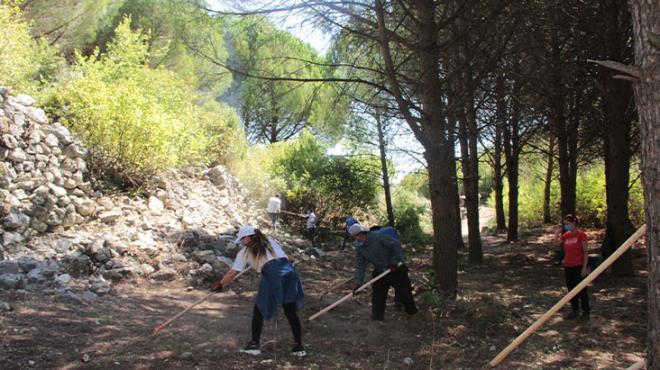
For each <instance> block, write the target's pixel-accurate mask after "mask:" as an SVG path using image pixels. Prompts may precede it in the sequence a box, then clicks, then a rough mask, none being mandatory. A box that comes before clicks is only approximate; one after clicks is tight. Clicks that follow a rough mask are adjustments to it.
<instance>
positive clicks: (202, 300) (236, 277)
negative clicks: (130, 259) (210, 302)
mask: <svg viewBox="0 0 660 370" xmlns="http://www.w3.org/2000/svg"><path fill="white" fill-rule="evenodd" d="M249 269H250V268H249V267H247V268H246V269H244V270H243V271H241V272H239V273H238V275H236V276H234V278H233V279H232V280H231V281H234V280H236V279H238V278H239V276H241V275H243V274H244V273H246V272H247V271H248V270H249ZM215 293H217V292H215V291H213V292H211V293H209V294H207V295H205V296H204V297H202V298H200V299H198V300H197V301H195V303H193V304H191V305H190V306H188V308H186V309H184V310H183V311H181V312H179V313H178V314H176V315H174V316H173V317H172V318H171V319H169V320H167V321H165V322H164V323H162V324H160V325H158V326H156V327H155V328H154V331H153V332H152V333H151V335H158V334H159V333H160V332H161V331H163V329H165V327H166V326H167V325H169V324H171V323H172V321H174V320H176V319H178V318H179V317H181V316H183V314H184V313H186V312H188V311H190V310H191V309H192V308H193V307H195V306H197V305H198V304H200V303H202V302H204V301H205V300H207V299H208V298H209V297H210V296H212V295H214V294H215Z"/></svg>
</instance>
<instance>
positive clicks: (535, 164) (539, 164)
mask: <svg viewBox="0 0 660 370" xmlns="http://www.w3.org/2000/svg"><path fill="white" fill-rule="evenodd" d="M521 163H525V165H524V166H522V167H521V169H520V171H521V174H520V179H521V181H520V185H519V190H518V191H519V194H518V212H519V217H520V222H521V224H522V225H526V226H530V225H536V224H540V223H541V222H542V221H543V192H544V187H545V180H544V179H545V170H546V169H545V166H546V165H545V163H544V161H543V160H542V159H541V158H538V157H535V156H534V155H528V156H526V157H525V158H524V160H522V161H521ZM638 177H639V169H637V168H634V167H631V170H630V178H631V179H636V178H638ZM550 189H551V190H550V192H551V194H550V214H551V215H553V219H554V220H556V221H557V222H558V221H559V220H560V218H561V215H560V209H559V201H560V191H561V190H560V187H559V181H558V179H557V178H554V179H553V181H552V183H551V188H550ZM576 191H577V198H576V213H577V214H578V216H579V217H580V219H581V223H582V225H583V226H587V227H588V226H596V227H602V226H603V225H604V221H605V218H606V215H607V200H606V193H605V169H604V166H603V165H602V164H594V165H591V166H589V167H585V168H581V169H580V170H579V171H578V178H577V190H576ZM494 196H495V194H494V193H493V194H491V196H490V198H489V200H488V204H489V205H490V206H491V207H494V205H495V198H494ZM508 203H509V201H508V186H507V184H506V180H505V184H504V210H505V212H506V211H507V210H508ZM628 207H629V214H630V218H631V220H632V221H633V223H635V224H640V223H641V222H643V209H644V207H643V193H642V191H641V184H640V183H639V181H636V182H635V183H633V184H632V187H631V189H630V200H629V203H628Z"/></svg>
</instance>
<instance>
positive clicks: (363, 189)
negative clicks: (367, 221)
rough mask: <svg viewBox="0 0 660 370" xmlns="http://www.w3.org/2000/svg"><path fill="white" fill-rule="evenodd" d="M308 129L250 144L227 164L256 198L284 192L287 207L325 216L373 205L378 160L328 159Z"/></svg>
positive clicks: (341, 213)
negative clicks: (287, 137) (243, 154)
mask: <svg viewBox="0 0 660 370" xmlns="http://www.w3.org/2000/svg"><path fill="white" fill-rule="evenodd" d="M325 151H326V147H325V145H324V144H323V143H321V142H320V141H319V140H318V139H316V138H315V137H314V136H313V135H312V134H311V133H310V132H308V131H305V132H303V134H302V135H300V137H299V138H297V139H296V140H292V141H288V142H281V143H275V144H272V145H269V146H267V147H266V146H253V147H251V148H250V150H249V151H248V154H247V155H246V158H245V160H244V161H242V162H240V163H235V164H233V165H232V166H231V167H230V168H231V169H232V172H234V173H235V174H236V176H238V177H239V178H240V179H241V181H242V182H243V183H244V184H246V185H247V186H248V188H249V189H250V190H251V192H252V193H253V194H255V196H256V197H257V198H259V199H260V200H262V201H264V202H265V199H266V198H268V197H269V196H270V195H272V194H273V193H274V192H280V193H282V195H283V197H284V199H285V208H287V209H289V210H294V211H297V210H298V209H299V208H300V207H303V209H308V208H310V207H315V208H316V210H317V214H319V215H323V216H324V217H326V218H333V217H340V216H342V215H345V214H346V213H348V212H350V211H351V210H352V209H354V208H368V207H370V206H372V204H373V202H374V199H375V197H376V193H377V190H378V180H377V177H375V176H377V174H378V163H377V162H375V161H373V160H370V159H362V158H346V157H331V156H328V155H326V154H325Z"/></svg>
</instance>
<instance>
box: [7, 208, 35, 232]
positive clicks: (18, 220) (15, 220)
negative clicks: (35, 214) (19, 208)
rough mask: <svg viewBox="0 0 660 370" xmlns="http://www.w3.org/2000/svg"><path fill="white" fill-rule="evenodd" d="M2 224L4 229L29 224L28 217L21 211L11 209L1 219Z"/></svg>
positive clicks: (14, 228) (22, 226)
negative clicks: (11, 210)
mask: <svg viewBox="0 0 660 370" xmlns="http://www.w3.org/2000/svg"><path fill="white" fill-rule="evenodd" d="M2 225H3V226H4V227H5V229H6V230H19V229H25V228H26V227H28V226H29V225H30V217H28V216H27V215H25V214H23V213H19V212H16V211H13V212H11V213H10V214H9V215H7V216H6V217H5V218H3V219H2Z"/></svg>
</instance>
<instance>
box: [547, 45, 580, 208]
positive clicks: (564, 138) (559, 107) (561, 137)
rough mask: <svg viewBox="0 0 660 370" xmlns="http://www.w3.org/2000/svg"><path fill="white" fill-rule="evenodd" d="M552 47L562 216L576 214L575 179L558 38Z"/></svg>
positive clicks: (553, 119)
mask: <svg viewBox="0 0 660 370" xmlns="http://www.w3.org/2000/svg"><path fill="white" fill-rule="evenodd" d="M551 43H552V46H551V51H550V53H551V57H550V58H551V60H552V61H553V63H555V64H554V69H553V71H552V84H553V85H554V86H555V87H556V88H554V89H552V91H553V95H552V97H551V100H550V111H551V113H550V125H551V127H552V131H553V133H554V135H555V136H556V137H557V152H558V157H559V158H558V159H559V161H558V165H559V188H560V190H561V194H560V201H559V206H560V209H561V214H562V216H564V215H567V214H575V185H574V184H575V183H576V182H575V179H574V178H571V173H572V172H573V171H572V168H571V159H570V158H571V151H570V143H569V141H570V138H569V136H570V135H571V134H577V133H570V132H569V129H568V127H567V126H568V123H567V118H566V89H564V88H562V86H564V82H565V81H564V78H562V71H561V69H560V61H561V60H562V57H561V52H560V45H559V41H558V39H557V38H556V37H553V38H552V41H551Z"/></svg>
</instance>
